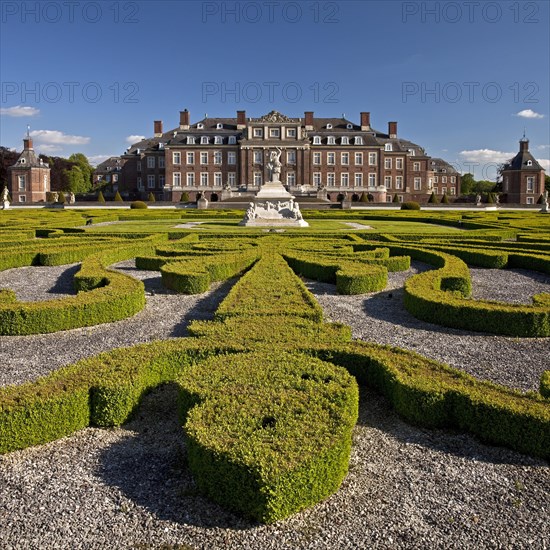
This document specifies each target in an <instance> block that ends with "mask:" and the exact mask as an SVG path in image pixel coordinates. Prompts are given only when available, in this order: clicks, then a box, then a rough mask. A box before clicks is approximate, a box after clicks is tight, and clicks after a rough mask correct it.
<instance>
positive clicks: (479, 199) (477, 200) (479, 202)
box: [476, 195, 481, 204]
mask: <svg viewBox="0 0 550 550" xmlns="http://www.w3.org/2000/svg"><path fill="white" fill-rule="evenodd" d="M476 204H481V195H477V196H476Z"/></svg>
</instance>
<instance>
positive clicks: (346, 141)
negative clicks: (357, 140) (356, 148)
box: [340, 136, 349, 145]
mask: <svg viewBox="0 0 550 550" xmlns="http://www.w3.org/2000/svg"><path fill="white" fill-rule="evenodd" d="M340 143H341V144H342V145H349V137H346V136H344V137H343V138H342V139H341V140H340Z"/></svg>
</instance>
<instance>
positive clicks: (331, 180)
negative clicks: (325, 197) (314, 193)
mask: <svg viewBox="0 0 550 550" xmlns="http://www.w3.org/2000/svg"><path fill="white" fill-rule="evenodd" d="M334 181H335V180H334V172H330V173H328V174H327V185H328V186H329V187H334Z"/></svg>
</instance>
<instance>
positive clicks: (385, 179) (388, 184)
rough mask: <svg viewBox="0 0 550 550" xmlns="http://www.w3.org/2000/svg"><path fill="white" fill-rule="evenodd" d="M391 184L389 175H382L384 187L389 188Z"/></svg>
mask: <svg viewBox="0 0 550 550" xmlns="http://www.w3.org/2000/svg"><path fill="white" fill-rule="evenodd" d="M391 184H392V181H391V176H384V186H385V187H386V189H391Z"/></svg>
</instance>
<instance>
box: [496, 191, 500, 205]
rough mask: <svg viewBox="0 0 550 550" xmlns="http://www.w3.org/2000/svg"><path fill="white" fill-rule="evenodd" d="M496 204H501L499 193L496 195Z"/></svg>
mask: <svg viewBox="0 0 550 550" xmlns="http://www.w3.org/2000/svg"><path fill="white" fill-rule="evenodd" d="M495 203H496V204H500V195H499V194H498V193H495Z"/></svg>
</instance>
